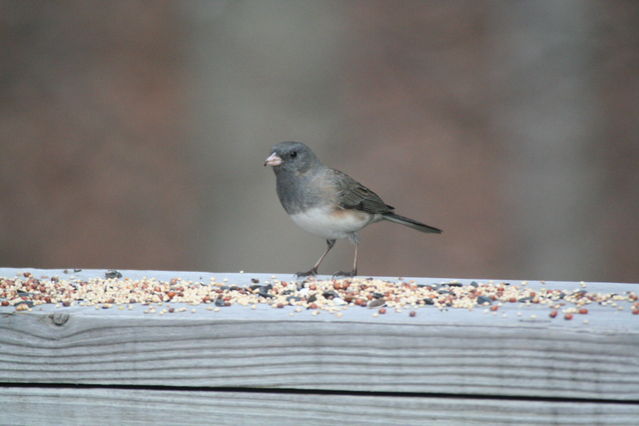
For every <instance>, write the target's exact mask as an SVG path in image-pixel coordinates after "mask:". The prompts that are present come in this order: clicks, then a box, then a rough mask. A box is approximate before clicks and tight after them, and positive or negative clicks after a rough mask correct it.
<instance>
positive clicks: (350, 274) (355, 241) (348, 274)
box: [333, 234, 359, 277]
mask: <svg viewBox="0 0 639 426" xmlns="http://www.w3.org/2000/svg"><path fill="white" fill-rule="evenodd" d="M350 240H351V241H352V242H353V244H355V258H354V259H353V270H352V271H351V272H343V271H339V272H335V273H334V274H333V276H334V277H338V276H343V277H354V276H356V275H357V248H358V247H359V238H358V237H357V235H356V234H353V235H352V236H351V237H350Z"/></svg>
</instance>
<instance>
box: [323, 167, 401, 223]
mask: <svg viewBox="0 0 639 426" xmlns="http://www.w3.org/2000/svg"><path fill="white" fill-rule="evenodd" d="M331 172H332V174H333V178H334V180H335V184H336V186H337V190H338V196H337V202H338V204H339V206H340V207H342V208H345V209H355V210H361V211H364V212H367V213H372V214H377V213H389V212H392V211H393V209H394V207H392V206H389V205H388V204H386V203H385V202H384V201H383V200H382V199H381V198H380V197H379V195H377V194H375V193H374V192H373V191H371V190H370V189H368V188H367V187H365V186H364V185H362V184H361V183H359V182H357V181H356V180H355V179H353V178H352V177H350V176H349V175H347V174H346V173H342V172H340V171H339V170H334V169H331Z"/></svg>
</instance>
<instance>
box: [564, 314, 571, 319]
mask: <svg viewBox="0 0 639 426" xmlns="http://www.w3.org/2000/svg"><path fill="white" fill-rule="evenodd" d="M564 319H565V320H571V319H572V314H566V315H564Z"/></svg>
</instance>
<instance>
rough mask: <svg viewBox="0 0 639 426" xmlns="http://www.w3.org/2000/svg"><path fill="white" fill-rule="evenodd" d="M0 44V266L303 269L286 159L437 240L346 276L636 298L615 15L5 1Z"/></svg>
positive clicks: (381, 5) (397, 241)
mask: <svg viewBox="0 0 639 426" xmlns="http://www.w3.org/2000/svg"><path fill="white" fill-rule="evenodd" d="M0 47H1V49H0V191H1V192H0V194H2V198H1V200H2V202H1V205H0V265H1V266H16V267H18V266H34V267H84V268H88V267H113V268H136V269H180V270H212V271H238V270H247V271H255V272H274V273H277V272H280V273H282V272H295V271H298V270H304V269H307V268H308V267H309V266H310V265H311V264H312V263H313V262H314V261H315V260H316V259H317V257H318V256H319V254H320V253H321V251H322V250H323V249H324V244H325V243H324V242H323V241H322V240H321V239H319V238H317V237H313V236H311V235H307V234H305V233H304V231H302V230H300V229H298V228H297V227H296V226H295V225H294V224H293V223H292V222H291V221H290V219H289V218H288V217H287V216H286V214H285V213H284V211H283V210H282V208H281V207H280V205H279V202H278V200H277V197H276V195H275V183H274V176H273V174H272V171H271V170H268V169H265V168H264V167H262V163H263V161H264V158H265V157H266V156H267V155H268V154H269V150H270V147H271V146H272V145H273V144H275V143H277V142H279V141H281V140H302V141H304V142H306V143H307V144H309V145H310V146H311V147H312V148H313V149H314V150H315V151H316V153H317V154H318V155H319V156H320V158H322V159H323V160H324V162H325V163H327V164H329V165H331V166H333V167H336V168H339V169H342V170H344V171H347V172H348V173H349V174H351V175H352V176H353V177H355V178H356V179H358V180H360V181H362V182H363V183H364V184H366V185H368V186H370V187H371V188H372V189H374V190H375V191H376V192H378V193H379V194H380V195H381V196H382V197H383V198H384V199H385V200H386V201H387V202H388V203H389V204H392V205H394V206H396V207H397V208H398V212H399V213H400V214H404V215H406V216H410V217H414V218H416V219H419V220H422V221H424V222H426V223H428V224H430V225H434V226H437V227H441V228H443V229H444V233H443V234H442V235H439V236H437V235H424V234H420V233H417V232H414V231H411V230H410V229H408V228H403V227H399V226H395V225H391V224H378V225H374V226H371V227H369V228H367V229H366V230H365V231H364V232H363V233H362V235H361V237H362V245H361V250H360V260H361V262H360V271H361V273H363V274H370V275H373V274H375V275H401V276H432V277H473V278H502V279H546V280H552V279H558V280H586V281H595V280H598V281H635V282H636V281H639V261H638V258H639V220H638V219H639V218H638V216H639V190H638V188H639V172H638V171H637V169H638V165H639V2H636V1H634V0H626V1H624V0H614V1H603V0H601V1H593V0H563V1H555V0H546V1H540V0H529V1H505V0H504V1H489V0H486V1H481V2H478V1H474V0H466V1H461V0H460V1H444V0H440V1H410V0H405V1H401V2H394V1H390V0H387V1H381V0H350V1H338V0H335V1H321V0H290V1H285V0H251V1H248V0H246V1H242V0H238V1H223V0H217V1H203V0H202V1H182V2H178V1H173V2H168V1H167V2H163V1H111V2H100V1H87V0H67V1H58V2H43V1H24V0H15V1H7V0H5V1H0ZM337 247H338V248H337V249H336V250H335V251H334V252H333V253H331V255H330V256H329V258H328V259H327V262H326V263H325V264H324V266H323V272H326V273H331V272H333V271H336V270H339V269H344V268H346V267H348V265H349V264H350V262H351V256H352V247H351V246H350V244H349V243H347V242H340V243H338V246H337Z"/></svg>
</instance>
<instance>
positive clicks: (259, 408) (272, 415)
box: [0, 388, 639, 425]
mask: <svg viewBox="0 0 639 426" xmlns="http://www.w3.org/2000/svg"><path fill="white" fill-rule="evenodd" d="M0 401H2V402H3V406H2V416H1V418H2V419H3V420H2V423H5V422H6V423H9V424H29V425H50V424H56V425H70V424H73V425H76V424H77V425H104V424H118V425H130V424H136V425H137V424H154V425H164V424H166V425H175V424H189V425H199V424H201V425H210V424H216V425H237V424H242V425H259V424H261V425H264V424H278V425H300V424H304V425H344V424H379V425H381V424H384V425H388V424H402V425H424V424H431V423H433V422H442V423H445V424H460V425H469V424H491V425H498V424H527V425H548V424H556V425H576V424H614V425H635V424H637V423H636V422H637V416H639V407H638V406H636V405H627V404H605V406H602V404H595V403H579V404H575V403H568V402H542V401H501V400H490V399H488V400H486V399H468V398H419V397H402V398H398V397H393V396H353V395H308V394H264V393H251V392H246V393H244V392H242V393H233V392H195V391H181V392H176V391H150V390H145V391H142V390H122V389H37V388H28V389H25V388H0Z"/></svg>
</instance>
